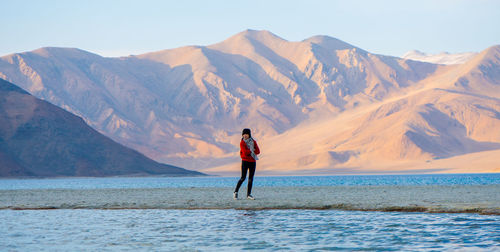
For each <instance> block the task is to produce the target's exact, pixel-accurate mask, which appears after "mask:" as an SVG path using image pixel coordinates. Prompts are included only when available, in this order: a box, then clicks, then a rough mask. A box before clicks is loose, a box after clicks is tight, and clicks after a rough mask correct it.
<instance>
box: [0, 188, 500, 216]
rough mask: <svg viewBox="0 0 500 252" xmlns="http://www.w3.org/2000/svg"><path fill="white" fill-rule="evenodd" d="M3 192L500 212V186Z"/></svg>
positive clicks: (22, 199)
mask: <svg viewBox="0 0 500 252" xmlns="http://www.w3.org/2000/svg"><path fill="white" fill-rule="evenodd" d="M232 190H233V189H232V188H220V187H209V188H200V187H191V188H142V189H130V188H128V189H85V190H81V189H40V190H38V189H37V190H0V209H3V210H6V209H11V210H41V209H244V210H266V209H318V210H319V209H338V210H357V211H401V212H431V213H479V214H492V215H500V185H427V186H399V185H398V186H322V187H257V188H254V191H253V193H252V194H253V195H254V196H255V197H256V200H255V201H252V200H246V199H244V198H245V197H242V196H245V195H246V188H245V187H242V190H241V191H240V195H241V196H240V198H241V199H240V200H233V199H232Z"/></svg>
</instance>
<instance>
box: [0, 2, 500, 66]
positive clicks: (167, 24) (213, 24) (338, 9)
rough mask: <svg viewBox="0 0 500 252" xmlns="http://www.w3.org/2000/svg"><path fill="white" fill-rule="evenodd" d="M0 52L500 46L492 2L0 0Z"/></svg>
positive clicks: (399, 51) (497, 9) (497, 12)
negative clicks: (330, 42)
mask: <svg viewBox="0 0 500 252" xmlns="http://www.w3.org/2000/svg"><path fill="white" fill-rule="evenodd" d="M0 2H1V4H0V6H1V7H0V12H1V13H0V26H1V29H0V34H1V38H2V39H1V40H0V56H4V55H7V54H11V53H19V52H24V51H31V50H35V49H38V48H40V47H46V46H55V47H76V48H80V49H83V50H86V51H90V52H94V53H97V54H100V55H102V56H107V57H116V56H127V55H130V54H141V53H146V52H152V51H159V50H164V49H171V48H177V47H181V46H187V45H202V46H203V45H210V44H214V43H217V42H220V41H223V40H225V39H227V38H229V37H230V36H232V35H235V34H237V33H239V32H242V31H244V30H246V29H253V30H268V31H270V32H272V33H274V34H276V35H278V36H280V37H281V38H284V39H286V40H289V41H301V40H304V39H307V38H309V37H312V36H315V35H327V36H331V37H335V38H337V39H340V40H343V41H345V42H347V43H350V44H352V45H354V46H357V47H360V48H362V49H364V50H367V51H369V52H372V53H377V54H385V55H392V56H402V55H403V54H404V53H406V52H407V51H410V50H420V51H423V52H426V53H431V54H435V53H440V52H444V51H446V52H450V53H461V52H479V51H481V50H484V49H486V48H488V47H490V46H493V45H497V44H500V28H499V27H500V1H498V0H416V1H413V0H378V1H374V0H349V1H338V0H324V1H319V0H302V1H296V0H224V1H223V0H211V1H206V0H200V1H193V0H182V1H179V0H174V1H170V0H164V1H152V0H140V1H139V0H137V1H129V0H121V1H113V0H97V1H96V0H86V1H67V0H64V1H62V0H45V1H38V0H36V1H35V0H24V1H8V0H0Z"/></svg>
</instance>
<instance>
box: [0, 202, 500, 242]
mask: <svg viewBox="0 0 500 252" xmlns="http://www.w3.org/2000/svg"><path fill="white" fill-rule="evenodd" d="M0 219H2V225H0V248H3V249H4V250H6V251H9V250H14V251H16V250H22V251H81V250H85V251H88V250H93V251H107V250H108V251H112V250H113V251H114V250H133V251H136V250H139V251H144V250H150V251H235V250H246V249H251V250H266V251H275V250H289V251H322V250H323V251H324V250H339V249H340V250H389V251H391V250H392V251H414V250H435V251H443V250H455V249H464V250H466V251H481V250H484V251H494V250H500V245H499V244H500V216H487V215H476V214H429V213H397V212H391V213H387V212H359V211H334V210H323V211H321V210H265V211H243V210H154V209H153V210H36V211H33V210H23V211H12V210H4V211H0Z"/></svg>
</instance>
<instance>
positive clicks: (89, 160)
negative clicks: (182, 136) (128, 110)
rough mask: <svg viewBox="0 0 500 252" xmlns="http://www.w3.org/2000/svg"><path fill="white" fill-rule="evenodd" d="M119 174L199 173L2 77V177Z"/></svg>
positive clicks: (0, 120)
mask: <svg viewBox="0 0 500 252" xmlns="http://www.w3.org/2000/svg"><path fill="white" fill-rule="evenodd" d="M118 175H121V176H124V175H167V176H189V175H191V176H193V175H201V174H200V173H198V172H193V171H188V170H185V169H182V168H178V167H175V166H171V165H165V164H160V163H157V162H155V161H153V160H151V159H148V158H147V157H145V156H144V155H142V154H140V153H138V152H137V151H134V150H132V149H129V148H127V147H124V146H122V145H120V144H118V143H116V142H114V141H112V140H111V139H109V138H108V137H105V136H103V135H101V134H99V133H98V132H96V131H95V130H94V129H92V128H90V127H89V126H88V125H87V124H85V122H84V121H83V120H82V119H81V118H79V117H77V116H75V115H73V114H71V113H69V112H67V111H65V110H63V109H61V108H59V107H57V106H54V105H52V104H50V103H48V102H45V101H42V100H39V99H37V98H35V97H33V96H31V95H30V94H28V93H27V92H25V91H23V90H22V89H20V88H18V87H17V86H15V85H13V84H11V83H9V82H7V81H4V80H2V79H0V177H52V176H118Z"/></svg>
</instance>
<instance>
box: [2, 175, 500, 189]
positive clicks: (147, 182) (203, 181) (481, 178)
mask: <svg viewBox="0 0 500 252" xmlns="http://www.w3.org/2000/svg"><path fill="white" fill-rule="evenodd" d="M237 180H238V178H232V177H188V178H168V177H141V178H56V179H0V190H18V189H102V188H165V187H176V188H179V187H181V188H182V187H234V186H235V184H236V182H237ZM491 184H500V173H495V174H436V175H434V174H433V175H371V176H297V177H293V176H290V177H259V176H256V177H255V178H254V186H280V187H282V186H294V187H296V186H336V185H348V186H356V185H491Z"/></svg>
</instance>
